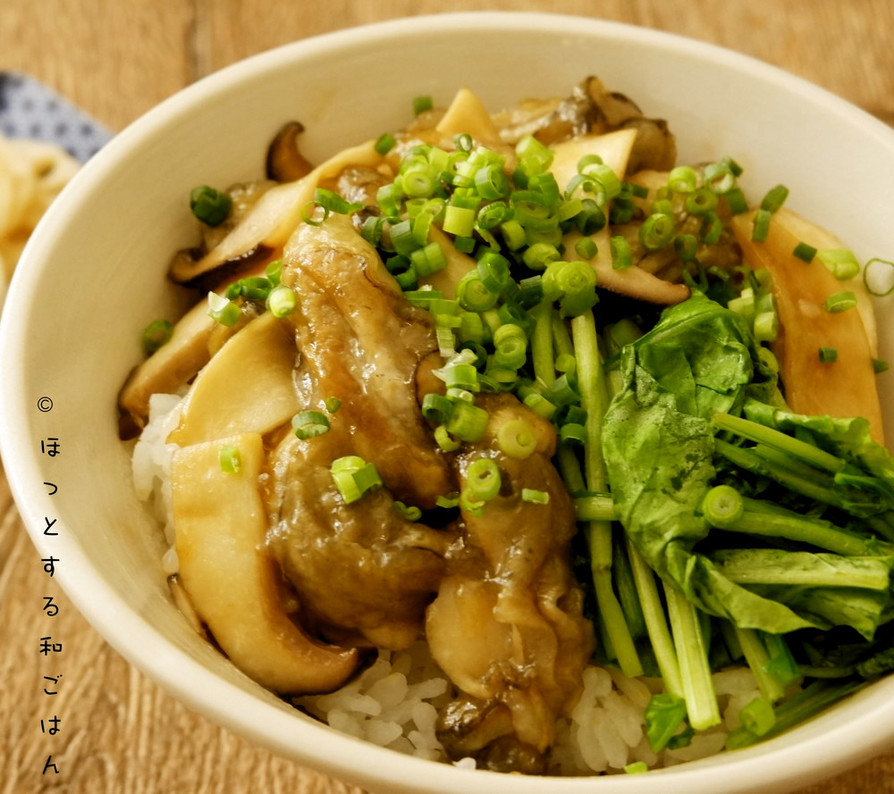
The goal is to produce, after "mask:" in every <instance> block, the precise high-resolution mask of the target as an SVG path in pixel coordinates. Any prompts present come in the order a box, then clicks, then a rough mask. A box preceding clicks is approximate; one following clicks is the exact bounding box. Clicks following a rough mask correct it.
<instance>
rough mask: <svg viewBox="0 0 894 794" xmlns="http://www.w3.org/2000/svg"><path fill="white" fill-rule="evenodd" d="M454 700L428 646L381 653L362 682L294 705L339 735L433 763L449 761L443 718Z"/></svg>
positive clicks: (422, 645)
mask: <svg viewBox="0 0 894 794" xmlns="http://www.w3.org/2000/svg"><path fill="white" fill-rule="evenodd" d="M453 696H454V692H453V691H452V687H451V685H450V682H449V681H448V680H447V678H446V676H444V674H443V673H442V672H441V671H440V669H438V667H437V665H436V664H435V663H434V661H433V660H432V658H431V655H430V654H429V652H428V646H427V645H426V644H425V643H424V642H417V643H415V644H414V645H412V646H410V647H409V648H408V649H406V650H403V651H396V652H392V651H386V650H379V651H378V656H377V658H376V659H375V661H373V662H372V664H370V665H369V666H368V667H367V668H366V669H365V670H364V671H363V672H362V673H361V674H360V675H359V676H357V677H356V678H354V679H353V680H351V681H349V682H348V683H347V684H345V686H343V687H342V688H341V689H338V690H336V691H335V692H333V693H331V694H327V695H311V696H305V697H300V698H295V699H294V700H293V703H294V704H295V705H296V706H297V707H299V708H301V709H302V710H304V711H306V712H307V713H309V714H311V715H313V716H314V717H316V718H317V719H319V720H321V721H323V722H326V723H328V724H329V725H330V726H331V727H333V728H335V729H336V730H339V731H342V732H343V733H347V734H350V735H351V736H356V737H357V738H358V739H365V740H366V741H368V742H372V743H373V744H377V745H380V746H382V747H388V748H390V749H392V750H397V751H398V752H402V753H408V754H411V755H414V756H417V757H419V758H426V759H429V760H431V761H445V760H447V759H446V755H445V753H444V748H443V747H442V746H441V743H440V742H439V741H438V738H437V734H436V728H437V719H438V712H439V710H440V709H441V708H443V707H444V706H446V705H447V703H448V702H449V701H450V699H451V698H452V697H453Z"/></svg>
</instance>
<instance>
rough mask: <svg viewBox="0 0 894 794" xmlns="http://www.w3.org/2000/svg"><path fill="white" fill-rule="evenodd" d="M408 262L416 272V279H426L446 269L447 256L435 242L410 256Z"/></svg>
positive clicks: (418, 249)
mask: <svg viewBox="0 0 894 794" xmlns="http://www.w3.org/2000/svg"><path fill="white" fill-rule="evenodd" d="M410 261H411V262H412V264H413V269H414V270H415V271H416V277H417V278H426V277H427V276H430V275H431V274H432V273H437V272H438V271H439V270H443V269H444V268H445V267H447V255H446V254H445V253H444V249H443V248H441V244H440V243H439V242H437V241H436V240H433V241H432V242H430V243H428V245H425V246H423V247H422V248H417V249H416V250H415V251H413V252H412V253H411V254H410Z"/></svg>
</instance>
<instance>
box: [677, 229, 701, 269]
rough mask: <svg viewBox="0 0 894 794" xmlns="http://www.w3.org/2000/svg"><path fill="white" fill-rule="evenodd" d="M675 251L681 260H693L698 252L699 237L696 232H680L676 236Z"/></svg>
mask: <svg viewBox="0 0 894 794" xmlns="http://www.w3.org/2000/svg"><path fill="white" fill-rule="evenodd" d="M674 252H675V253H676V254H677V257H678V258H679V260H680V261H681V262H691V261H692V260H694V259H695V257H696V254H697V253H698V239H697V238H696V236H695V235H694V234H679V235H677V236H676V237H675V238H674Z"/></svg>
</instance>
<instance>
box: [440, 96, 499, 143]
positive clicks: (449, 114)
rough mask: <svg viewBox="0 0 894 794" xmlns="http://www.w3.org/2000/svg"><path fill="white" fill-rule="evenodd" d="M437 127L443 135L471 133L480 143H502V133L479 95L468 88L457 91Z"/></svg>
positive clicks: (450, 136)
mask: <svg viewBox="0 0 894 794" xmlns="http://www.w3.org/2000/svg"><path fill="white" fill-rule="evenodd" d="M435 129H436V130H437V131H438V132H439V133H440V134H441V135H443V136H446V137H448V138H452V137H453V136H454V135H459V134H464V135H471V136H472V137H473V138H474V139H475V140H476V141H478V142H479V143H482V144H484V145H485V146H487V145H491V146H492V145H496V144H500V143H501V140H500V133H499V131H498V130H497V128H496V126H495V125H494V122H493V121H492V119H491V117H490V114H489V113H488V112H487V109H486V108H485V107H484V105H483V104H482V102H481V100H480V99H479V98H478V96H477V95H476V94H475V93H473V92H472V91H470V90H469V89H468V88H461V89H460V90H459V91H457V92H456V96H454V98H453V101H452V102H451V103H450V106H449V107H448V108H447V110H446V111H445V113H444V115H443V116H442V117H441V120H440V121H439V122H438V124H437V127H435Z"/></svg>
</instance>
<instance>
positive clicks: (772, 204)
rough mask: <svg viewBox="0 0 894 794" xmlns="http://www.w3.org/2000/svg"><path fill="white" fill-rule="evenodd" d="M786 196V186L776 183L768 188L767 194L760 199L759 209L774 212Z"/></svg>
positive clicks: (783, 202)
mask: <svg viewBox="0 0 894 794" xmlns="http://www.w3.org/2000/svg"><path fill="white" fill-rule="evenodd" d="M787 198H788V188H787V187H786V186H785V185H776V187H773V188H770V190H768V191H767V194H766V195H765V196H764V197H763V199H761V209H762V210H766V211H767V212H769V213H773V212H776V211H777V210H778V209H779V208H780V207H782V205H783V204H785V200H786V199H787Z"/></svg>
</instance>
